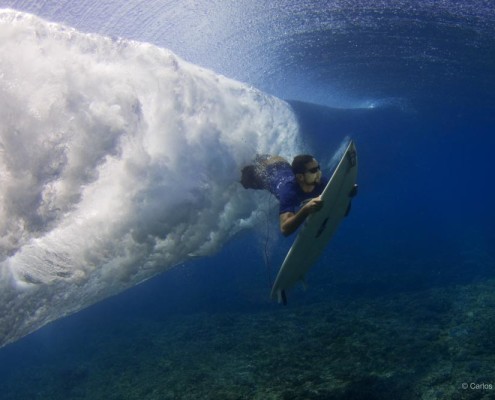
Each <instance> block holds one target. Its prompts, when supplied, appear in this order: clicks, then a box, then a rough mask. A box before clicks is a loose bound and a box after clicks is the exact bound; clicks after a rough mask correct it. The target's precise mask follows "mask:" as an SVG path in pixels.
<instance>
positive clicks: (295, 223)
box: [280, 197, 323, 236]
mask: <svg viewBox="0 0 495 400" xmlns="http://www.w3.org/2000/svg"><path fill="white" fill-rule="evenodd" d="M322 206H323V200H321V198H320V197H315V198H314V199H311V200H309V201H308V202H307V203H306V204H305V205H304V206H303V207H301V209H300V210H299V211H298V212H297V213H295V214H294V213H292V212H285V213H283V214H280V230H281V231H282V234H283V235H284V236H289V235H290V234H291V233H293V232H294V231H295V230H296V229H297V228H299V226H300V225H301V224H302V223H303V222H304V220H305V219H306V217H307V216H308V215H309V214H312V213H314V212H316V211H318V210H320V209H321V207H322Z"/></svg>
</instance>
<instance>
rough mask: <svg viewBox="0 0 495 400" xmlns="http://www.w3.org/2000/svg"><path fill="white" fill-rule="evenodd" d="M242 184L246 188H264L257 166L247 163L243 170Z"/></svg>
mask: <svg viewBox="0 0 495 400" xmlns="http://www.w3.org/2000/svg"><path fill="white" fill-rule="evenodd" d="M241 185H242V186H243V187H244V189H263V182H262V181H261V178H260V176H259V174H258V170H257V168H256V166H254V165H247V166H245V167H244V168H243V169H242V170H241Z"/></svg>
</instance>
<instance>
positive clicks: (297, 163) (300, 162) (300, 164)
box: [292, 154, 315, 175]
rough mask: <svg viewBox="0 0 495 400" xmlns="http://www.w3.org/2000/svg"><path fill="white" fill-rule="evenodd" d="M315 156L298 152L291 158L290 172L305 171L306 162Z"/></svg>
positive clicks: (300, 172) (299, 172)
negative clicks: (298, 153)
mask: <svg viewBox="0 0 495 400" xmlns="http://www.w3.org/2000/svg"><path fill="white" fill-rule="evenodd" d="M314 159H315V158H314V157H313V156H312V155H309V154H300V155H298V156H295V157H294V159H293V160H292V172H293V173H294V175H296V174H304V173H305V172H306V164H307V163H309V162H311V161H313V160H314Z"/></svg>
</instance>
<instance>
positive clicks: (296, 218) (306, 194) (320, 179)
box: [241, 154, 328, 236]
mask: <svg viewBox="0 0 495 400" xmlns="http://www.w3.org/2000/svg"><path fill="white" fill-rule="evenodd" d="M241 173H242V177H241V184H242V186H243V187H244V188H246V189H264V190H268V191H270V193H272V194H273V195H274V196H275V197H276V198H277V199H278V201H279V203H280V208H279V216H280V230H281V232H282V234H283V235H284V236H289V235H290V234H292V233H293V232H294V231H295V230H296V229H297V228H298V227H299V226H300V225H301V224H302V223H303V222H304V220H305V219H306V217H307V216H308V215H310V214H312V213H314V212H317V211H319V210H320V209H321V208H322V206H323V201H322V200H321V198H320V194H321V193H322V192H323V189H324V188H325V186H326V184H327V183H328V178H326V177H324V176H322V173H321V168H320V164H319V163H318V161H317V160H316V159H315V158H314V157H313V156H312V155H309V154H302V155H298V156H296V157H294V160H293V161H292V164H289V162H288V161H287V160H286V159H284V158H283V157H280V156H270V155H263V156H257V157H256V158H255V160H254V164H252V165H248V166H246V167H244V168H243V169H242V171H241Z"/></svg>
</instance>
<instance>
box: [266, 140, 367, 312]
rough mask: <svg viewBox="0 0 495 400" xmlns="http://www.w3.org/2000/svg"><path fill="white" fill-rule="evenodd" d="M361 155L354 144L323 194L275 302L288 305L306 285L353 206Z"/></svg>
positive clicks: (281, 276)
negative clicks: (299, 286)
mask: <svg viewBox="0 0 495 400" xmlns="http://www.w3.org/2000/svg"><path fill="white" fill-rule="evenodd" d="M357 169H358V160H357V152H356V147H355V145H354V143H353V142H352V141H351V142H350V143H349V145H348V146H347V148H346V150H345V152H344V155H343V156H342V158H341V159H340V161H339V164H338V165H337V168H336V169H335V171H334V173H333V175H332V177H331V178H330V180H329V182H328V184H327V186H326V187H325V189H324V190H323V192H322V194H321V197H322V199H323V207H322V209H321V210H319V211H317V212H315V213H313V214H311V215H309V216H308V217H307V218H306V221H305V222H304V223H303V226H302V228H301V230H300V232H299V234H298V235H297V237H296V240H295V241H294V243H293V244H292V247H291V248H290V250H289V252H288V253H287V256H286V257H285V260H284V262H283V264H282V266H281V267H280V270H279V272H278V275H277V278H276V279H275V283H274V284H273V288H272V292H271V298H272V299H274V300H275V299H278V301H279V303H280V302H283V303H284V304H285V303H286V302H287V300H286V291H287V290H288V289H290V288H292V287H293V286H294V285H295V284H296V283H297V282H299V281H302V282H303V283H304V277H305V275H306V273H307V272H308V270H309V269H310V268H311V267H312V266H313V264H314V263H315V262H316V260H317V259H318V258H319V257H320V255H321V253H322V252H323V250H324V249H325V247H326V245H327V243H328V242H329V240H330V239H331V237H332V236H333V234H334V233H335V231H336V230H337V228H338V226H339V224H340V222H341V221H342V219H343V218H344V217H345V214H346V211H347V208H348V207H349V206H350V204H349V203H350V201H351V197H350V193H351V191H352V189H353V187H354V184H355V183H356V177H357Z"/></svg>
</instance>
